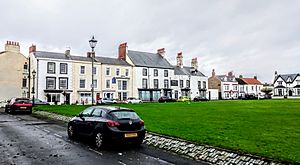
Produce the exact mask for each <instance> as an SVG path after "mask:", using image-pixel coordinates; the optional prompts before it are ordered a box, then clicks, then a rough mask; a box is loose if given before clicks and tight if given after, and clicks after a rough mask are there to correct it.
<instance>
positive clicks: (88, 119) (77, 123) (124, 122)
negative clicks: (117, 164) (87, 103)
mask: <svg viewBox="0 0 300 165" xmlns="http://www.w3.org/2000/svg"><path fill="white" fill-rule="evenodd" d="M67 132H68V136H69V138H70V139H73V138H75V137H83V138H91V139H92V142H93V143H94V144H95V146H96V147H97V148H100V147H101V146H103V144H106V143H107V142H111V141H113V142H123V143H124V142H126V143H134V144H136V145H140V144H141V143H142V142H143V140H144V138H145V132H146V129H145V127H144V121H143V120H142V119H141V118H140V117H139V116H138V115H137V113H135V111H134V110H131V109H128V108H122V107H114V106H92V107H88V108H86V109H85V110H84V111H82V112H81V113H80V114H79V115H77V116H75V117H73V118H72V119H71V120H70V121H69V123H68V130H67Z"/></svg>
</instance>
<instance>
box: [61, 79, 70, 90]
mask: <svg viewBox="0 0 300 165" xmlns="http://www.w3.org/2000/svg"><path fill="white" fill-rule="evenodd" d="M59 89H68V78H62V77H61V78H59Z"/></svg>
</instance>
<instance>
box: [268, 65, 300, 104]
mask: <svg viewBox="0 0 300 165" xmlns="http://www.w3.org/2000/svg"><path fill="white" fill-rule="evenodd" d="M273 94H274V95H273V98H284V97H286V98H300V74H299V73H298V74H277V71H276V72H275V77H274V92H273Z"/></svg>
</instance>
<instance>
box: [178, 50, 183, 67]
mask: <svg viewBox="0 0 300 165" xmlns="http://www.w3.org/2000/svg"><path fill="white" fill-rule="evenodd" d="M182 58H183V57H182V52H179V53H177V57H176V59H177V65H176V66H177V67H180V68H183V63H182Z"/></svg>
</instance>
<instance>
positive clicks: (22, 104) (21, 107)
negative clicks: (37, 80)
mask: <svg viewBox="0 0 300 165" xmlns="http://www.w3.org/2000/svg"><path fill="white" fill-rule="evenodd" d="M5 112H7V113H11V114H13V113H15V112H27V113H29V114H31V113H32V102H31V100H30V99H28V98H12V99H10V100H8V101H7V104H6V105H5Z"/></svg>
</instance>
